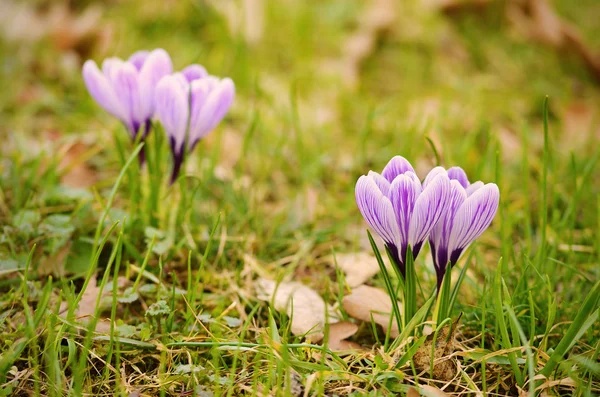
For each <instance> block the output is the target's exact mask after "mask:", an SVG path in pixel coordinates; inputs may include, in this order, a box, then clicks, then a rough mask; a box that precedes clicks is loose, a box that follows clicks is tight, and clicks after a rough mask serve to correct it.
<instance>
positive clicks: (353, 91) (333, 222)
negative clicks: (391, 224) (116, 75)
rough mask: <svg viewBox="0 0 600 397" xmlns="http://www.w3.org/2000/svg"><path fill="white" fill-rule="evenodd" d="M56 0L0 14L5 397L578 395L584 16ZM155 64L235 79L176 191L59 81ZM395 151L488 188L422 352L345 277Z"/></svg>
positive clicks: (158, 166)
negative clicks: (487, 208) (448, 301)
mask: <svg viewBox="0 0 600 397" xmlns="http://www.w3.org/2000/svg"><path fill="white" fill-rule="evenodd" d="M72 3H74V4H70V5H69V4H63V3H61V2H50V1H30V2H9V1H6V2H4V3H3V4H2V5H0V9H1V10H2V12H0V14H2V15H4V16H2V17H0V22H2V23H1V24H2V28H1V29H0V33H1V36H0V57H1V58H2V60H3V61H2V73H1V76H2V77H1V78H2V80H1V86H2V90H0V91H1V92H0V119H1V122H0V137H2V144H1V145H0V291H1V296H0V385H2V386H1V387H0V395H7V396H8V395H11V396H21V395H22V396H38V395H48V396H60V395H94V396H100V395H120V396H154V395H161V396H192V395H197V396H209V395H214V396H220V395H228V396H237V395H273V396H280V395H281V396H289V395H292V396H300V395H328V396H333V395H373V396H375V395H382V396H386V395H404V394H407V395H409V396H414V395H419V393H420V394H422V395H428V396H439V395H446V394H447V395H509V396H516V395H549V396H551V395H576V396H591V395H595V394H596V393H600V363H599V361H598V355H599V353H600V326H599V325H600V323H599V313H600V312H599V302H598V301H599V297H600V287H599V285H598V284H597V280H598V278H599V276H600V200H599V199H598V195H599V194H600V180H599V179H598V165H597V162H598V158H599V155H600V146H599V145H598V139H599V138H600V124H599V122H600V112H599V110H600V90H599V87H600V80H599V77H600V72H599V70H600V61H598V56H596V54H600V34H599V33H600V25H598V24H597V21H598V17H600V7H599V5H598V4H597V2H596V1H593V0H585V1H579V2H577V4H575V3H574V2H571V1H568V0H555V1H550V2H546V1H541V0H540V1H529V0H527V1H517V0H511V1H505V2H496V1H489V2H488V1H481V2H477V1H475V2H461V1H456V2H453V1H447V2H436V1H427V2H426V1H407V2H394V1H386V0H378V1H362V0H327V1H313V0H306V1H292V0H280V1H277V2H274V1H265V0H244V1H241V0H240V1H233V0H232V1H229V2H226V1H216V0H195V1H193V0H188V1H168V2H165V1H159V0H147V1H116V0H115V1H109V2H94V1H84V2H72ZM465 3H470V4H471V6H468V5H465ZM473 4H475V5H473ZM536 7H537V8H536ZM536 10H537V11H536ZM540 10H541V11H540ZM573 32H575V33H573ZM573 37H575V39H573ZM152 48H164V49H166V50H167V51H168V52H169V54H170V55H171V57H172V59H173V64H174V65H175V68H176V69H181V68H183V67H184V66H186V65H188V64H190V63H201V64H203V65H204V66H205V67H206V68H207V70H208V71H209V72H210V73H212V74H216V75H219V76H229V77H231V78H232V79H233V81H234V82H235V85H236V98H235V103H234V105H233V107H232V109H231V111H230V113H229V115H228V116H227V117H226V118H225V120H224V121H223V122H222V123H221V125H220V126H219V127H217V128H216V129H215V131H213V132H212V133H211V135H210V136H209V137H207V138H206V139H205V140H203V141H201V142H200V144H199V145H198V147H197V148H196V150H195V151H194V152H193V154H192V155H191V156H190V157H189V158H188V160H187V162H186V165H185V166H186V169H185V176H184V177H182V178H180V179H179V180H178V181H177V183H175V184H174V185H173V186H169V184H168V177H169V167H170V164H171V163H170V158H169V157H170V152H169V148H168V145H167V141H166V139H164V136H163V132H162V131H161V130H160V129H159V128H158V127H157V129H155V130H154V131H153V133H152V134H151V136H150V139H149V141H148V142H147V144H148V147H149V148H150V149H149V151H150V161H149V162H148V163H147V165H145V166H143V167H140V165H139V163H138V162H137V160H136V156H135V152H134V151H135V150H136V145H135V144H134V143H132V142H131V141H130V140H129V138H128V137H127V134H126V132H125V130H124V129H123V127H122V126H121V125H120V124H119V123H118V122H117V121H116V120H115V119H113V118H111V116H110V115H108V114H107V113H105V112H104V111H103V110H102V109H101V108H100V107H99V106H98V105H97V104H96V103H95V102H94V101H93V99H92V98H91V97H90V95H89V94H88V92H87V91H86V88H85V85H84V83H83V80H82V76H81V65H82V63H83V62H84V61H85V60H86V59H94V60H95V61H97V62H101V60H102V59H103V58H105V57H108V56H120V57H122V58H125V57H128V56H129V54H131V53H133V52H134V51H136V50H139V49H152ZM394 155H402V156H404V157H406V158H407V159H409V160H410V161H411V162H412V164H413V165H415V168H416V170H417V173H418V174H419V176H420V177H422V178H423V177H424V176H425V174H426V172H427V171H428V170H429V169H430V168H431V167H433V166H435V165H442V166H445V167H450V166H454V165H457V166H461V167H462V168H464V169H465V170H466V172H467V173H468V175H469V177H470V178H471V180H472V181H474V180H482V181H485V182H494V183H496V184H498V186H499V188H500V194H501V202H500V208H499V213H498V215H497V216H496V219H495V220H494V222H493V224H492V226H491V227H490V228H489V229H488V230H487V231H486V232H485V233H484V234H483V236H482V237H481V238H480V239H479V240H478V241H477V243H475V244H474V245H473V246H472V247H471V248H470V249H469V251H468V252H467V254H466V255H464V257H463V258H462V260H461V261H460V262H459V264H458V265H457V267H456V268H455V269H454V272H453V280H458V279H459V278H460V277H459V275H462V276H463V277H464V278H463V282H462V284H461V285H460V288H459V289H458V290H457V291H458V293H457V295H456V303H455V305H454V309H453V312H452V316H451V319H452V321H454V322H455V323H454V324H455V325H454V326H453V327H446V328H441V329H440V330H439V332H440V333H439V335H438V343H436V344H434V343H432V336H429V337H427V336H421V335H422V334H423V333H425V334H426V333H427V332H428V330H429V331H430V330H431V325H432V323H431V319H432V318H431V315H429V316H426V317H424V318H423V319H422V321H420V323H419V324H417V325H416V326H415V328H414V329H412V330H409V331H410V332H408V331H407V332H404V333H401V335H400V336H399V337H398V338H395V339H394V336H395V335H397V334H398V330H396V333H395V335H391V336H390V335H386V330H385V329H384V328H387V327H385V326H384V327H383V328H380V327H379V326H378V325H377V324H385V322H386V321H388V318H389V317H388V316H389V314H387V313H389V312H390V310H391V309H390V307H391V303H390V301H389V300H387V301H386V297H387V295H386V294H384V296H383V298H382V299H381V300H377V301H376V300H375V298H374V297H375V296H379V295H377V294H378V293H381V292H382V290H383V289H385V283H384V281H385V280H384V277H383V275H382V274H381V273H378V274H373V273H374V272H372V273H370V274H368V275H363V273H362V272H363V271H364V270H365V269H369V267H370V268H372V267H373V266H375V267H376V266H377V262H376V261H375V259H374V257H373V255H372V249H371V245H370V243H369V239H368V238H367V233H366V229H367V226H366V224H365V223H364V221H363V220H362V217H361V215H360V213H359V211H358V209H357V207H356V203H355V199H354V185H355V183H356V180H357V179H358V177H359V176H360V175H362V174H366V173H367V172H368V171H369V170H375V171H381V169H382V168H383V166H384V165H385V164H386V163H387V161H388V160H389V159H390V158H391V157H393V156H394ZM376 239H377V238H376ZM336 264H337V266H336ZM415 267H416V273H417V276H418V279H419V286H420V292H419V295H418V304H419V307H420V306H421V305H424V304H425V301H426V297H428V296H429V294H430V291H432V290H433V289H434V288H435V273H434V270H433V267H432V263H431V256H430V255H429V252H428V249H426V250H425V252H424V253H423V254H422V255H421V256H420V257H419V258H418V259H417V261H416V264H415ZM369 287H375V288H378V290H372V289H368V288H369ZM361 291H368V292H366V293H364V295H360V293H361ZM374 291H376V292H374ZM377 291H378V292H377ZM352 294H354V295H352ZM357 294H358V295H357ZM284 295H285V296H284ZM290 295H291V296H293V297H294V298H293V305H292V306H289V305H287V306H286V304H287V303H288V301H287V299H285V298H286V297H288V296H290ZM357 296H359V298H358V304H357V303H356V301H357V299H354V301H353V300H352V297H354V298H356V297H357ZM349 302H350V303H349ZM382 302H383V303H382ZM352 303H353V304H352ZM386 305H387V306H386ZM357 306H358V307H357ZM325 307H329V310H328V311H327V315H324V312H325V311H326V310H325ZM365 307H370V308H373V310H375V312H369V311H368V310H366V309H365ZM290 308H293V310H290ZM378 308H379V309H378ZM286 309H287V310H286ZM321 309H322V310H321ZM365 310H366V312H367V314H366V315H365V314H364V311H365ZM361 312H363V314H362V316H361V314H360V313H361ZM381 312H384V314H381ZM461 313H462V315H461ZM320 316H324V317H323V318H322V321H320V324H323V323H330V324H331V326H329V325H327V326H325V327H323V328H322V329H321V328H319V329H316V332H313V331H315V329H312V328H314V327H313V325H314V324H315V322H314V321H313V322H312V323H310V321H309V320H310V319H312V318H313V317H314V318H317V319H318V318H321V317H320ZM377 316H379V317H377ZM381 316H383V320H381V318H382V317H381ZM361 317H362V318H361ZM307 319H308V320H307ZM306 321H309V323H310V324H309V326H307V325H306ZM336 324H337V325H336ZM340 324H341V325H340ZM307 333H308V334H309V335H308V336H306V335H304V334H307ZM318 333H320V335H316V334H318ZM320 336H324V338H322V339H321V338H320ZM440 336H446V337H447V338H445V339H444V338H440ZM442 341H443V342H442ZM431 352H434V355H433V356H434V357H435V358H436V359H440V360H438V361H436V365H434V366H431V365H429V364H427V363H428V362H429V363H430V360H431V357H432V355H431V354H430V353H431ZM440 363H441V364H440ZM444 363H445V364H444ZM438 364H440V365H438ZM412 387H415V388H414V389H412ZM417 390H419V391H417ZM444 393H445V394H444Z"/></svg>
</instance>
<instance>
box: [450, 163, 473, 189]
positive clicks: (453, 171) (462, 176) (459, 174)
mask: <svg viewBox="0 0 600 397" xmlns="http://www.w3.org/2000/svg"><path fill="white" fill-rule="evenodd" d="M448 178H450V179H454V180H456V181H458V182H459V183H460V184H461V186H462V187H464V188H465V189H466V188H467V187H468V186H469V178H467V174H466V173H465V171H464V170H463V169H462V168H460V167H450V168H448Z"/></svg>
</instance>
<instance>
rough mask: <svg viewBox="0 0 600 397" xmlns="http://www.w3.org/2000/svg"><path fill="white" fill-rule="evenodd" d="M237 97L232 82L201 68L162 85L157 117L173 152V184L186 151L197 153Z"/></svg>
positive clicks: (195, 67) (188, 70)
mask: <svg viewBox="0 0 600 397" xmlns="http://www.w3.org/2000/svg"><path fill="white" fill-rule="evenodd" d="M234 96H235V86H234V84H233V81H231V79H229V78H224V79H219V78H217V77H214V76H209V75H208V74H207V73H206V70H205V69H204V68H203V67H202V66H200V65H191V66H188V67H187V68H185V69H184V70H182V71H181V72H180V73H175V74H173V75H171V76H166V77H163V78H162V79H161V81H160V82H159V83H158V86H157V87H156V97H155V99H156V101H155V104H156V115H157V117H158V119H159V120H160V122H161V124H162V126H163V128H164V129H165V132H166V134H167V136H168V138H169V141H170V143H171V150H172V152H173V173H172V175H171V183H173V182H174V181H175V180H176V179H177V175H178V174H179V171H180V169H181V165H182V163H183V158H184V156H185V152H186V149H187V151H189V152H191V151H192V150H194V147H195V146H196V144H197V143H198V141H199V140H200V139H202V138H203V137H205V136H206V135H207V134H208V133H209V132H210V131H212V130H213V129H214V128H215V127H216V126H217V125H218V124H219V123H220V122H221V120H222V119H223V117H225V115H226V114H227V111H228V110H229V108H230V107H231V104H232V103H233V98H234Z"/></svg>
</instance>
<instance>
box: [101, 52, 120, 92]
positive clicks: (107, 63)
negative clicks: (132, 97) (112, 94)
mask: <svg viewBox="0 0 600 397" xmlns="http://www.w3.org/2000/svg"><path fill="white" fill-rule="evenodd" d="M123 63H124V62H123V60H122V59H119V58H116V57H112V58H106V59H105V60H104V61H102V73H104V75H105V76H106V78H107V79H108V81H109V82H110V83H111V84H113V85H114V84H115V76H116V73H115V72H116V71H117V70H119V69H120V68H121V66H122V65H123Z"/></svg>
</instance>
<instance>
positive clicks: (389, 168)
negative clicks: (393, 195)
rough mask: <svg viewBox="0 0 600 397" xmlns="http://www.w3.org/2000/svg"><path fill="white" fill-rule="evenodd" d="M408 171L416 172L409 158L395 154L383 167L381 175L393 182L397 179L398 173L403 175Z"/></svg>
mask: <svg viewBox="0 0 600 397" xmlns="http://www.w3.org/2000/svg"><path fill="white" fill-rule="evenodd" d="M408 171H410V172H415V170H414V168H413V167H412V165H410V163H409V162H408V160H407V159H405V158H404V157H402V156H394V157H393V158H392V159H391V160H390V161H389V162H388V163H387V165H386V166H385V167H384V168H383V171H382V172H381V175H383V177H384V178H385V179H387V180H388V181H389V182H390V183H392V181H393V180H394V179H396V177H397V176H398V175H402V174H404V173H405V172H408Z"/></svg>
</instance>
